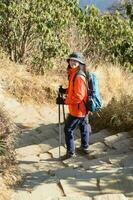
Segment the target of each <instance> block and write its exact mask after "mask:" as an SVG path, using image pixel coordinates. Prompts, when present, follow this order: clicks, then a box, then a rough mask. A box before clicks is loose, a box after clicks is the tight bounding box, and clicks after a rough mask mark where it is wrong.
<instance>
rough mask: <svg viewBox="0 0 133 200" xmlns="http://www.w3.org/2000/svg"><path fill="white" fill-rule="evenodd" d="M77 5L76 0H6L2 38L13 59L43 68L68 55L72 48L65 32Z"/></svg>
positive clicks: (0, 20)
mask: <svg viewBox="0 0 133 200" xmlns="http://www.w3.org/2000/svg"><path fill="white" fill-rule="evenodd" d="M75 5H76V1H75V0H73V1H69V0H63V1H60V0H51V1H48V0H45V1H43V0H39V1H38V0H30V1H26V0H21V1H19V2H18V1H17V0H11V1H5V0H2V2H1V4H0V25H1V27H2V29H1V33H0V34H1V37H0V39H1V44H2V46H3V47H4V49H6V51H7V52H8V53H9V55H10V58H11V59H12V60H13V61H16V62H23V61H25V60H26V61H27V62H28V61H29V60H30V61H31V63H34V64H35V65H37V66H39V67H40V66H43V65H45V66H46V65H47V64H48V63H49V61H50V59H51V58H55V57H57V56H62V55H64V54H65V53H66V52H67V51H68V45H67V43H66V40H65V38H64V35H65V32H66V29H67V27H68V26H69V23H70V19H72V18H73V14H72V11H74V9H75V8H76V6H75ZM47 61H48V62H47Z"/></svg>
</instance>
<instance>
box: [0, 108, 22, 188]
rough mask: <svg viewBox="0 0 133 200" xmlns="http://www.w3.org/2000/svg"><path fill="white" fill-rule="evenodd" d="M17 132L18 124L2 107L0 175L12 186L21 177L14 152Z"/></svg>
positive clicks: (0, 116) (0, 112) (0, 121)
mask: <svg viewBox="0 0 133 200" xmlns="http://www.w3.org/2000/svg"><path fill="white" fill-rule="evenodd" d="M16 133H18V130H17V128H16V126H15V125H14V124H13V123H12V122H11V119H10V117H9V116H8V115H7V113H6V112H5V111H4V110H3V109H2V108H0V175H1V176H2V177H3V178H4V180H5V182H6V184H7V185H10V186H12V185H14V184H15V183H16V182H17V181H19V179H20V176H18V173H19V172H18V169H17V167H16V162H15V153H14V142H15V141H14V138H16Z"/></svg>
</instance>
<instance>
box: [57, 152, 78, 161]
mask: <svg viewBox="0 0 133 200" xmlns="http://www.w3.org/2000/svg"><path fill="white" fill-rule="evenodd" d="M75 157H76V155H75V153H68V152H67V153H66V155H64V156H62V157H61V160H66V159H69V158H75Z"/></svg>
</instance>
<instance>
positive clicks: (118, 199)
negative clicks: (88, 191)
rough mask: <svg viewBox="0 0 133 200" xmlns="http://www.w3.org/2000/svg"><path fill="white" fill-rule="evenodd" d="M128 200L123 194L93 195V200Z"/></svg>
mask: <svg viewBox="0 0 133 200" xmlns="http://www.w3.org/2000/svg"><path fill="white" fill-rule="evenodd" d="M112 199H113V200H128V198H126V197H125V196H124V195H123V194H104V195H98V196H96V197H94V200H112Z"/></svg>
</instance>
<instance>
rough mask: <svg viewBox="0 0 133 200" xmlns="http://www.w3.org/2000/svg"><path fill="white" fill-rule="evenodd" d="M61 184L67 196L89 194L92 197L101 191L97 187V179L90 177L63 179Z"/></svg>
mask: <svg viewBox="0 0 133 200" xmlns="http://www.w3.org/2000/svg"><path fill="white" fill-rule="evenodd" d="M60 184H61V186H62V188H63V191H64V194H65V195H66V196H68V197H69V196H87V197H92V196H95V195H98V194H100V191H99V189H98V187H97V179H94V178H90V179H88V180H85V179H75V178H68V179H66V180H65V179H64V180H63V179H61V180H60Z"/></svg>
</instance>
